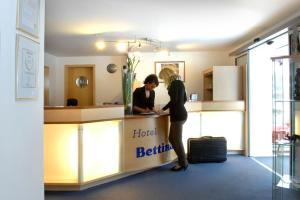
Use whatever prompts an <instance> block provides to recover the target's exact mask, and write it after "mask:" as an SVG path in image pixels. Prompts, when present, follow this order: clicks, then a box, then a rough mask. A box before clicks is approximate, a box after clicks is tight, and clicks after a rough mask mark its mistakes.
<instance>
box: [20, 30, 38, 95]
mask: <svg viewBox="0 0 300 200" xmlns="http://www.w3.org/2000/svg"><path fill="white" fill-rule="evenodd" d="M38 66H39V44H38V43H36V42H34V41H33V40H31V39H29V38H26V37H24V36H22V35H17V38H16V99H34V98H37V96H38V86H37V80H38Z"/></svg>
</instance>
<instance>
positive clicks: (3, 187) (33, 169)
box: [0, 0, 45, 200]
mask: <svg viewBox="0 0 300 200" xmlns="http://www.w3.org/2000/svg"><path fill="white" fill-rule="evenodd" d="M40 2H41V18H40V21H41V26H40V55H39V58H40V60H39V69H38V70H39V72H38V73H39V74H38V86H39V87H38V98H37V99H34V100H16V99H15V97H16V95H15V88H16V75H15V74H16V72H15V46H16V44H15V42H16V8H17V0H3V1H1V6H0V26H1V29H0V35H1V36H0V39H1V40H0V105H1V115H0V123H1V131H0V163H1V164H0V177H1V181H0V199H1V200H20V199H22V200H40V199H44V184H43V121H44V119H43V85H44V83H43V65H44V64H43V63H44V52H43V50H44V14H45V11H44V6H45V1H44V0H41V1H40Z"/></svg>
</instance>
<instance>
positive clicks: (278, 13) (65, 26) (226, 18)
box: [45, 0, 300, 56]
mask: <svg viewBox="0 0 300 200" xmlns="http://www.w3.org/2000/svg"><path fill="white" fill-rule="evenodd" d="M299 10H300V0H185V1H183V0H151V1H146V0H106V1H105V0H46V17H45V18H46V30H45V51H46V52H48V53H50V54H53V55H55V56H95V55H121V54H124V53H120V52H118V51H116V49H115V45H116V43H117V42H118V41H123V42H126V44H127V45H128V42H130V43H129V46H134V45H137V44H138V43H134V41H138V42H141V47H142V48H140V49H139V50H141V51H155V50H157V49H158V48H159V49H163V48H168V49H169V50H170V51H202V50H234V48H236V47H237V46H239V45H241V44H242V43H244V42H246V41H249V40H250V39H253V38H254V37H255V36H257V34H259V33H261V32H263V31H264V30H266V29H270V28H271V27H272V26H274V25H276V23H279V22H281V21H283V20H286V19H288V18H289V17H291V16H294V15H297V13H299ZM299 14H300V13H299ZM97 41H104V43H105V44H106V48H104V49H103V50H98V49H97V48H96V47H95V43H96V42H97ZM135 47H136V46H135Z"/></svg>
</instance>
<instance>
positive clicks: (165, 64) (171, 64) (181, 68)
mask: <svg viewBox="0 0 300 200" xmlns="http://www.w3.org/2000/svg"><path fill="white" fill-rule="evenodd" d="M154 65H155V74H156V75H157V76H158V75H159V72H160V70H162V69H163V68H170V69H172V70H173V71H175V72H176V74H178V75H179V76H181V80H182V81H183V82H184V81H185V62H184V61H157V62H155V64H154ZM158 80H159V82H161V83H162V82H163V80H162V79H158Z"/></svg>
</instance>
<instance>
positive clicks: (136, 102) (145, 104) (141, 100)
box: [133, 74, 159, 114]
mask: <svg viewBox="0 0 300 200" xmlns="http://www.w3.org/2000/svg"><path fill="white" fill-rule="evenodd" d="M158 84H159V82H158V78H157V76H156V75H155V74H150V75H149V76H147V77H146V79H145V81H144V86H143V87H140V88H136V89H135V91H134V92H133V113H134V114H138V113H148V112H153V111H154V110H153V108H154V99H155V92H154V90H153V89H154V88H156V87H157V86H158Z"/></svg>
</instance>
